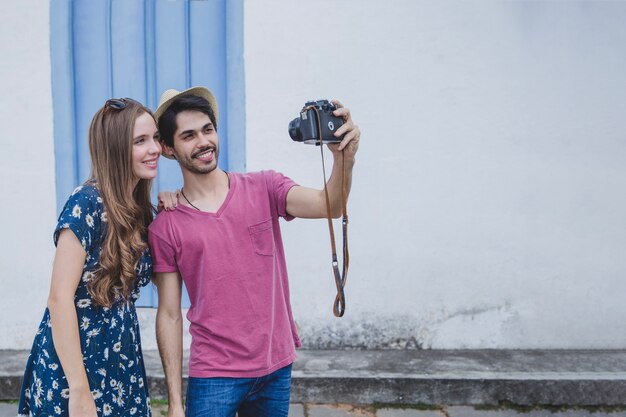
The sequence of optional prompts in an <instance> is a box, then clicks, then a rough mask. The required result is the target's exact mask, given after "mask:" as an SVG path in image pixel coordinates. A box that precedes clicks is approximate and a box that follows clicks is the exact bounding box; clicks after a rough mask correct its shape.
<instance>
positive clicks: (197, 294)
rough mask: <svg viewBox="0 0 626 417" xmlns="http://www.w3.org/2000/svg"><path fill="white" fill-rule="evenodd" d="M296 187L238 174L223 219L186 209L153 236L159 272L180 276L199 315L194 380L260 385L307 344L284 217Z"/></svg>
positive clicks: (266, 176) (170, 215)
mask: <svg viewBox="0 0 626 417" xmlns="http://www.w3.org/2000/svg"><path fill="white" fill-rule="evenodd" d="M294 185H296V184H295V183H294V182H293V181H292V180H291V179H289V178H287V177H285V176H284V175H282V174H279V173H277V172H274V171H263V172H257V173H250V174H236V173H231V174H230V190H229V192H228V195H227V196H226V199H225V200H224V203H223V204H222V206H221V207H220V209H219V210H218V211H217V212H216V213H207V212H203V211H198V210H196V209H194V208H190V207H187V206H185V205H182V204H179V205H178V207H177V208H176V210H174V211H170V212H161V213H160V214H159V215H158V216H157V218H156V219H155V220H154V222H152V224H151V225H150V228H149V240H150V248H151V249H152V257H153V259H154V271H155V272H179V273H180V275H181V276H182V278H183V281H184V282H185V286H186V287H187V292H188V293H189V299H190V300H191V307H190V308H189V312H188V313H187V318H188V319H189V321H190V323H191V324H190V327H189V332H190V333H191V336H192V340H191V352H190V358H189V376H192V377H199V378H207V377H217V376H222V377H258V376H264V375H267V374H270V373H272V372H274V371H275V370H277V369H280V368H282V367H284V366H287V365H289V364H290V363H292V362H293V361H294V360H295V358H296V353H295V347H299V346H300V340H299V338H298V333H297V330H296V326H295V322H294V320H293V315H292V312H291V304H290V302H289V283H288V280H287V267H286V264H285V254H284V251H283V243H282V238H281V234H280V226H279V222H278V217H279V216H280V217H283V218H285V219H287V220H291V219H293V217H291V216H289V215H288V214H287V212H286V205H287V203H286V200H287V192H288V191H289V190H290V189H291V187H293V186H294Z"/></svg>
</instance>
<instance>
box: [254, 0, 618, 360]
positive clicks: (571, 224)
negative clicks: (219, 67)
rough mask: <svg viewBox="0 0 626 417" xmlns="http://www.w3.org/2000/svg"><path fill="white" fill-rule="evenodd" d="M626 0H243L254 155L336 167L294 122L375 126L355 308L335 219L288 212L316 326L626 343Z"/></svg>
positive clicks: (503, 342)
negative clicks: (341, 291)
mask: <svg viewBox="0 0 626 417" xmlns="http://www.w3.org/2000/svg"><path fill="white" fill-rule="evenodd" d="M625 21H626V3H624V2H576V1H570V2H523V1H520V2H504V1H503V2H496V1H482V0H481V1H478V0H476V1H448V2H438V1H414V0H396V1H393V2H374V1H367V2H363V1H361V0H344V1H340V2H337V1H331V0H320V1H317V2H316V3H315V7H312V6H311V3H310V2H305V1H293V0H267V1H263V2H257V1H246V3H245V38H244V39H245V68H246V103H247V112H246V116H247V146H248V149H247V162H248V169H249V170H256V169H262V168H269V167H271V168H274V169H277V170H281V171H283V172H285V173H287V174H288V175H290V176H292V177H293V178H294V179H295V180H297V181H298V182H300V183H301V184H304V185H311V186H320V185H321V167H320V157H319V153H318V152H317V149H315V148H313V147H309V146H306V145H300V144H295V143H292V142H291V141H290V139H289V137H288V136H287V132H286V125H287V122H288V121H289V120H290V119H291V118H292V117H295V116H296V115H297V112H298V110H299V109H300V107H301V105H302V104H303V103H304V101H305V100H307V99H310V98H315V99H318V98H323V97H326V98H332V97H336V98H340V99H342V100H343V101H344V102H345V103H346V104H347V105H348V106H349V107H350V108H351V109H352V111H353V115H354V119H355V120H356V122H357V123H358V124H359V125H360V127H361V129H362V131H363V136H362V143H361V148H360V150H359V155H358V162H357V166H356V168H355V172H354V177H355V178H354V185H353V191H352V195H351V198H350V204H349V207H350V213H351V224H350V228H351V230H350V244H351V255H352V267H351V270H350V276H349V279H348V288H347V298H348V300H347V302H348V304H347V313H346V317H344V318H342V319H336V318H334V317H332V313H331V302H332V300H333V297H334V289H333V279H332V275H331V269H330V262H329V259H330V258H329V257H330V255H329V244H328V237H327V231H326V225H325V224H324V222H323V221H310V220H309V221H306V220H300V221H295V222H293V223H291V224H287V225H284V226H283V231H284V235H285V242H286V252H287V256H288V264H289V269H290V274H291V275H290V276H291V282H292V300H293V304H294V309H295V314H296V316H297V320H298V323H299V324H300V326H301V329H302V336H303V339H304V343H305V346H309V347H314V346H315V347H320V346H321V347H325V346H338V345H339V346H357V347H399V348H415V347H421V348H624V347H625V346H626V333H625V332H623V331H621V329H623V317H624V314H626V307H625V304H624V303H623V295H624V293H625V292H626V280H624V276H626V262H624V253H626V252H625V251H626V234H625V233H624V231H625V230H626V197H625V195H624V192H623V190H624V189H626V164H625V163H624V161H625V159H624V158H625V155H626V141H625V140H624V139H625V138H624V135H625V132H626V117H625V116H624V111H625V110H626V77H624V74H626V54H624V51H626V26H625V25H624V22H625Z"/></svg>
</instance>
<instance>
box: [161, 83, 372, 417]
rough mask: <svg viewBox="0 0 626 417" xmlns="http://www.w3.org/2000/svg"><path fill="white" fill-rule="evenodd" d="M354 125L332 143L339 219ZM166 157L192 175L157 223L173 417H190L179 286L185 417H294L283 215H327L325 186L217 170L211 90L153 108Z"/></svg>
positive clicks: (341, 110) (167, 99) (171, 93)
mask: <svg viewBox="0 0 626 417" xmlns="http://www.w3.org/2000/svg"><path fill="white" fill-rule="evenodd" d="M335 104H336V105H337V107H338V109H337V110H335V111H334V115H335V116H338V117H342V118H343V119H344V121H345V123H344V125H342V126H341V127H340V128H339V129H337V132H336V136H341V135H344V134H345V137H344V139H343V140H342V142H341V143H340V144H338V145H337V144H335V145H329V148H330V150H331V152H332V154H333V159H334V164H333V171H332V174H331V177H330V179H329V181H328V191H329V195H330V203H331V204H330V206H331V212H332V215H333V217H339V215H340V214H341V170H342V152H343V154H344V155H343V159H344V161H345V162H344V163H345V175H346V178H345V180H346V187H347V190H348V191H349V189H350V183H351V176H352V167H353V165H354V157H355V153H356V151H357V149H358V142H359V136H360V131H359V128H358V127H357V126H356V125H355V124H354V123H353V122H352V119H351V117H350V112H349V110H348V109H346V108H345V107H343V106H342V105H341V104H340V103H339V102H335ZM155 117H156V118H157V120H158V124H159V132H160V135H161V140H162V145H163V155H164V156H166V157H169V158H175V159H176V160H177V161H178V163H179V165H180V169H181V171H182V173H183V180H184V184H183V187H182V188H181V190H180V196H181V198H179V204H178V206H177V208H176V209H175V210H173V211H164V212H161V214H159V215H158V216H157V218H156V219H155V221H154V222H153V223H152V225H151V226H150V228H149V239H150V246H151V249H152V253H153V257H154V271H155V272H156V277H155V280H154V281H155V284H156V286H157V288H158V294H159V307H158V312H157V319H156V329H157V343H158V345H159V351H160V353H161V360H162V362H163V368H164V371H165V376H166V380H167V388H168V396H169V410H168V415H169V416H170V417H174V416H177V417H178V416H183V415H184V408H183V402H182V381H181V380H182V315H181V305H180V298H181V285H182V284H181V283H182V281H183V280H184V282H185V285H186V287H187V291H188V293H189V299H190V301H191V306H190V309H189V312H188V314H187V318H188V319H189V321H190V328H189V331H190V333H191V335H192V342H191V355H190V359H189V383H188V388H187V410H186V411H187V416H189V417H191V416H199V415H206V416H234V415H235V413H236V412H238V413H239V414H238V415H239V417H248V416H255V417H260V416H272V417H277V416H285V417H286V416H287V413H288V410H289V393H290V386H291V364H292V362H293V361H294V360H295V357H296V355H295V348H296V347H299V346H300V340H299V339H298V334H297V331H296V326H295V323H294V320H293V317H292V313H291V305H290V301H289V286H288V280H287V269H286V264H285V256H284V252H283V246H282V239H281V234H280V226H279V222H278V219H279V217H283V218H285V219H286V220H291V219H293V218H294V217H304V218H325V217H326V203H325V197H324V193H323V190H315V189H311V188H306V187H301V186H298V185H296V184H295V183H294V182H293V181H292V180H291V179H289V178H287V177H285V176H283V175H282V174H279V173H277V172H274V171H263V172H257V173H248V174H239V173H227V172H225V171H223V170H222V169H220V168H219V167H218V165H217V162H218V158H219V140H218V135H217V126H218V109H217V103H216V101H215V98H214V97H213V94H212V93H211V92H210V91H209V90H207V89H206V88H203V87H194V88H191V89H189V90H185V91H182V92H178V91H176V90H168V91H166V92H165V93H164V94H163V96H162V97H161V102H160V104H159V107H158V109H157V110H156V112H155Z"/></svg>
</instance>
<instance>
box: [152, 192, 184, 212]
mask: <svg viewBox="0 0 626 417" xmlns="http://www.w3.org/2000/svg"><path fill="white" fill-rule="evenodd" d="M178 196H180V190H176V191H174V192H172V191H161V192H159V196H158V199H159V205H158V206H157V211H159V212H160V211H161V210H165V211H172V210H175V209H176V206H178Z"/></svg>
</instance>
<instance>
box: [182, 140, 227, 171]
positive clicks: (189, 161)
mask: <svg viewBox="0 0 626 417" xmlns="http://www.w3.org/2000/svg"><path fill="white" fill-rule="evenodd" d="M211 148H213V160H212V161H211V163H210V164H209V165H205V163H204V162H201V163H202V164H203V165H202V166H197V165H194V161H195V160H196V158H195V156H196V155H199V154H201V153H203V152H206V151H207V150H209V149H211ZM218 157H219V150H218V148H217V146H216V147H213V146H207V147H206V148H203V149H201V150H199V151H197V152H194V153H193V155H192V156H191V157H183V158H181V157H177V158H176V159H177V160H178V163H179V164H180V165H181V166H182V167H183V168H185V169H186V170H187V171H190V172H193V173H194V174H208V173H209V172H211V171H213V170H214V169H215V168H217V160H218Z"/></svg>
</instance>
